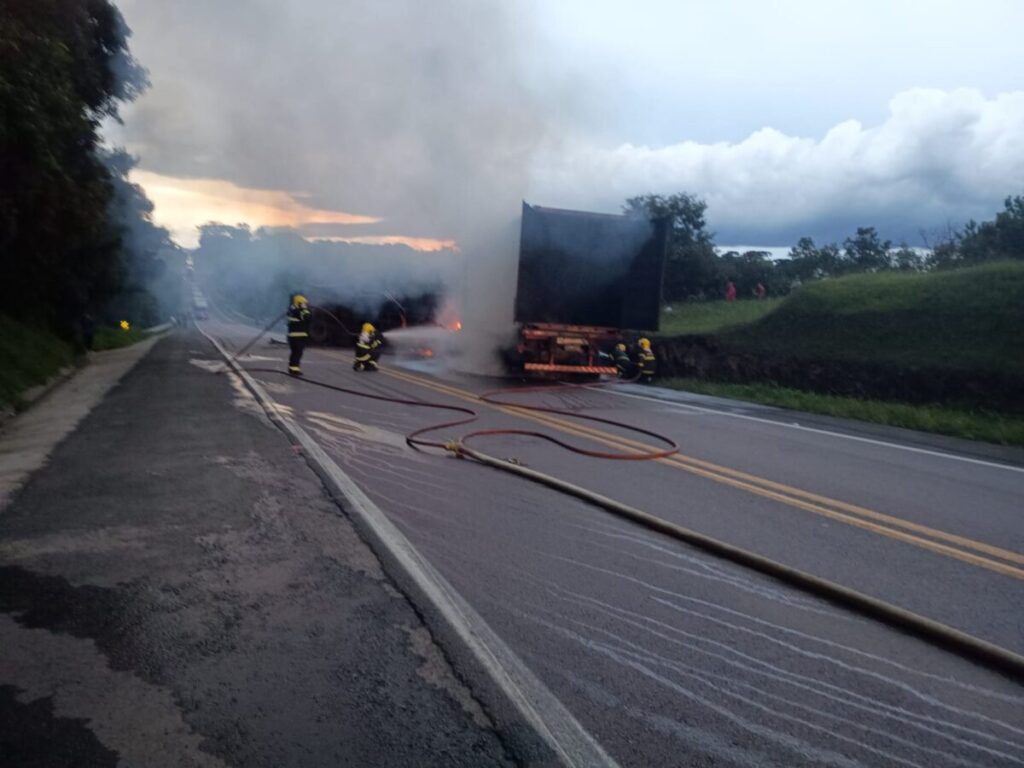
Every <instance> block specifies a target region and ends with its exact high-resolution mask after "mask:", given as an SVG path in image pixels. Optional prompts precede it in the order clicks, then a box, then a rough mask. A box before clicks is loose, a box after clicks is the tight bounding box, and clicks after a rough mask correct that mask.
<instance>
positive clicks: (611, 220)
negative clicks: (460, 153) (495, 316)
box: [509, 202, 671, 378]
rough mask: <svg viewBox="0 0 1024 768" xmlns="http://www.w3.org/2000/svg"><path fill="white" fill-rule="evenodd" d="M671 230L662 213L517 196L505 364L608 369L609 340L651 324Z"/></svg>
mask: <svg viewBox="0 0 1024 768" xmlns="http://www.w3.org/2000/svg"><path fill="white" fill-rule="evenodd" d="M670 231H671V228H670V220H669V219H668V218H658V219H648V218H645V217H642V216H617V215H610V214H602V213H588V212H585V211H568V210H561V209H557V208H543V207H541V206H536V205H529V204H528V203H525V202H524V203H523V219H522V225H521V232H520V241H519V277H518V281H517V288H516V301H515V320H516V323H517V324H518V326H519V338H518V342H517V344H516V348H515V352H514V353H513V354H512V355H510V356H509V362H510V364H511V365H512V366H513V367H514V368H518V369H519V370H520V371H521V372H523V373H526V374H527V375H531V376H537V377H545V378H558V377H573V376H574V375H579V376H585V377H593V376H597V375H600V374H612V375H613V374H615V372H616V369H615V366H614V365H612V364H611V361H610V359H609V358H608V357H607V355H609V354H610V353H611V352H612V350H613V349H614V347H615V345H616V344H618V343H620V342H623V341H627V340H628V337H630V336H631V335H636V332H648V331H656V330H657V329H658V322H659V317H660V309H661V286H662V275H663V272H664V268H665V258H666V254H667V251H668V238H669V233H670ZM602 353H603V354H602Z"/></svg>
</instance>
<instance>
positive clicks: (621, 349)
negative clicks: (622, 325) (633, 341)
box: [615, 344, 626, 352]
mask: <svg viewBox="0 0 1024 768" xmlns="http://www.w3.org/2000/svg"><path fill="white" fill-rule="evenodd" d="M615 351H616V352H625V351H626V345H625V344H616V345H615Z"/></svg>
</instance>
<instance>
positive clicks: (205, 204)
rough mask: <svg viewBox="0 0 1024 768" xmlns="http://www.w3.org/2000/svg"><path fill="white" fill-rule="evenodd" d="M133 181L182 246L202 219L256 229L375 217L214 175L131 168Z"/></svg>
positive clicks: (194, 238) (192, 241)
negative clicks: (323, 206) (194, 176)
mask: <svg viewBox="0 0 1024 768" xmlns="http://www.w3.org/2000/svg"><path fill="white" fill-rule="evenodd" d="M129 178H130V179H131V181H132V182H134V183H135V184H138V185H139V186H141V187H142V188H143V189H144V190H145V191H146V194H147V195H148V196H149V199H150V200H152V201H153V205H154V211H153V219H154V221H155V222H156V223H157V224H159V225H160V226H163V227H166V228H167V229H168V230H170V232H171V235H172V236H173V237H174V239H175V241H176V242H177V243H178V244H179V245H182V246H184V247H186V248H192V247H194V246H195V245H196V244H197V243H198V240H199V232H198V230H197V227H199V226H200V225H202V224H206V223H207V222H211V221H216V222H220V223H223V224H242V223H244V224H248V225H249V226H251V227H253V228H257V227H301V226H304V225H307V224H373V223H375V222H378V221H380V219H379V218H376V217H373V216H362V215H359V214H353V213H347V212H345V211H330V210H322V209H318V208H312V207H310V206H308V205H306V204H305V203H304V202H302V195H301V194H299V193H294V192H285V191H282V190H274V189H252V188H248V187H241V186H238V185H237V184H233V183H231V182H229V181H222V180H219V179H187V178H178V177H175V176H163V175H161V174H158V173H152V172H150V171H141V170H138V169H135V170H133V171H132V172H131V174H130V177H129Z"/></svg>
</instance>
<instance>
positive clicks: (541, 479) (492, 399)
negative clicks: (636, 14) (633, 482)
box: [247, 368, 1024, 681]
mask: <svg viewBox="0 0 1024 768" xmlns="http://www.w3.org/2000/svg"><path fill="white" fill-rule="evenodd" d="M247 370H249V371H250V372H252V373H273V374H278V375H282V376H287V375H288V374H287V373H285V372H284V371H279V370H276V369H271V368H252V369H247ZM294 378H295V379H296V380H297V381H304V382H306V383H307V384H312V385H314V386H318V387H323V388H325V389H330V390H333V391H336V392H340V393H342V394H349V395H354V396H357V397H364V398H369V399H371V400H378V401H383V402H390V403H395V404H399V405H408V406H414V407H420V408H432V409H437V410H446V411H452V412H456V413H460V414H463V415H464V418H461V419H456V420H453V421H448V422H445V423H443V424H436V425H431V426H428V427H423V428H421V429H417V430H415V431H414V432H411V433H409V434H408V435H407V436H406V438H405V439H406V442H407V443H408V444H409V445H410V446H411V447H413V448H415V449H417V450H420V449H422V448H425V447H429V448H441V449H444V450H446V451H448V452H450V453H452V454H454V455H455V456H457V457H460V458H466V459H471V460H473V461H476V462H478V463H480V464H483V465H486V466H489V467H492V468H494V469H498V470H501V471H502V472H509V473H511V474H514V475H517V476H518V477H521V478H524V479H526V480H529V481H531V482H535V483H539V484H541V485H544V486H546V487H548V488H551V489H554V490H556V491H559V492H560V493H564V494H566V495H569V496H573V497H575V498H577V499H580V500H582V501H585V502H588V503H590V504H593V505H595V506H597V507H600V508H601V509H604V510H606V511H607V512H610V513H612V514H614V515H616V516H618V517H621V518H624V519H626V520H629V521H631V522H633V523H636V524H638V525H641V526H643V527H645V528H648V529H650V530H652V531H655V532H657V533H660V534H663V535H665V536H668V537H670V538H672V539H675V540H677V541H681V542H683V543H685V544H688V545H690V546H692V547H695V548H697V549H700V550H703V551H705V552H708V553H710V554H712V555H715V556H718V557H721V558H724V559H726V560H729V561H731V562H733V563H736V564H738V565H741V566H744V567H746V568H750V569H753V570H755V571H758V572H760V573H763V574H765V575H767V576H770V577H772V578H775V579H778V580H780V581H782V582H785V583H787V584H789V585H791V586H794V587H797V588H798V589H800V590H802V591H804V592H808V593H811V594H813V595H816V596H818V597H821V598H824V599H826V600H830V601H832V602H834V603H837V604H839V605H842V606H844V607H846V608H849V609H852V610H854V611H856V612H858V613H860V614H862V615H865V616H868V617H870V618H873V619H876V620H878V621H881V622H882V623H884V624H887V625H889V626H891V627H895V628H896V629H899V630H903V631H905V632H907V633H909V634H912V635H914V636H916V637H918V638H920V639H922V640H926V641H928V642H930V643H933V644H935V645H938V646H941V647H943V648H946V649H947V650H950V651H952V652H954V653H956V654H957V655H960V656H962V657H965V658H967V659H970V660H973V661H976V662H979V663H982V664H985V665H986V666H989V667H991V668H993V669H996V670H998V671H999V672H1001V673H1003V674H1006V675H1008V676H1010V677H1013V678H1015V679H1017V680H1019V681H1024V656H1022V655H1020V654H1017V653H1014V652H1013V651H1011V650H1009V649H1006V648H1002V647H1000V646H998V645H995V644H994V643H990V642H988V641H986V640H982V639H981V638H977V637H974V636H973V635H969V634H967V633H965V632H961V631H960V630H958V629H955V628H953V627H950V626H948V625H946V624H942V623H941V622H938V621H935V620H933V619H929V618H928V617H926V616H922V615H920V614H917V613H914V612H912V611H908V610H905V609H903V608H900V607H899V606H896V605H893V604H892V603H888V602H886V601H884V600H880V599H878V598H875V597H871V596H870V595H866V594H864V593H863V592H858V591H856V590H853V589H850V588H848V587H844V586H842V585H841V584H837V583H836V582H833V581H829V580H827V579H823V578H820V577H818V576H814V575H812V574H809V573H806V572H805V571H801V570H798V569H796V568H791V567H789V566H787V565H784V564H783V563H780V562H778V561H776V560H772V559H770V558H767V557H764V556H762V555H758V554H756V553H754V552H751V551H749V550H746V549H742V548H740V547H735V546H733V545H731V544H727V543H726V542H724V541H721V540H719V539H715V538H712V537H710V536H705V535H704V534H701V533H698V532H696V531H693V530H690V529H688V528H684V527H683V526H681V525H677V524H675V523H672V522H670V521H668V520H664V519H662V518H660V517H656V516H654V515H651V514H650V513H648V512H644V511H643V510H640V509H637V508H635V507H631V506H629V505H627V504H623V503H622V502H619V501H616V500H614V499H611V498H608V497H607V496H603V495H601V494H599V493H595V492H593V491H590V490H588V489H586V488H584V487H582V486H579V485H576V484H574V483H569V482H567V481H565V480H561V479H559V478H557V477H553V476H551V475H547V474H544V473H543V472H537V471H536V470H533V469H529V468H527V467H524V466H522V465H521V464H518V463H514V462H511V461H508V460H503V459H499V458H496V457H494V456H490V455H488V454H485V453H481V452H480V451H477V450H474V449H472V448H469V447H468V446H467V445H466V442H467V441H468V440H471V439H475V438H480V437H485V436H494V435H520V436H528V437H536V438H540V439H543V440H546V441H548V442H551V443H554V444H556V445H558V446H560V447H562V448H565V449H567V450H569V451H572V452H574V453H578V454H582V455H584V456H590V457H596V458H603V459H617V460H633V461H636V460H640V461H643V460H651V459H656V458H661V457H664V456H669V455H672V454H674V453H676V452H677V451H678V446H677V445H676V443H675V442H674V441H673V440H671V439H670V438H668V437H665V436H664V435H659V434H658V433H656V432H652V431H649V430H645V429H642V428H639V427H634V426H631V425H628V424H623V423H622V422H617V421H614V420H612V419H606V418H601V417H597V416H588V415H585V414H579V413H574V412H572V411H567V410H563V409H558V408H548V407H542V406H528V405H522V404H518V403H509V402H507V401H502V400H498V399H497V398H498V396H499V395H502V394H509V393H512V392H515V393H525V392H538V391H544V392H551V391H554V389H555V388H553V387H525V388H520V389H501V390H491V391H488V392H484V393H483V394H482V395H479V398H480V400H481V402H485V403H488V404H490V405H495V406H499V407H502V408H513V409H520V410H524V411H540V412H544V413H554V414H559V415H565V416H571V417H572V418H576V419H583V420H588V421H595V422H599V423H602V424H606V425H611V426H614V427H617V428H620V429H624V430H628V431H633V432H637V433H640V434H644V435H647V436H649V437H653V438H655V439H657V440H659V441H660V442H662V443H664V444H665V445H666V446H669V447H666V448H665V449H664V450H654V451H650V452H647V453H621V454H620V453H606V452H603V451H591V450H588V449H585V448H580V447H579V446H574V445H570V444H568V443H565V442H563V441H561V440H559V439H558V438H556V437H553V436H551V435H548V434H545V433H543V432H536V431H533V430H524V429H486V430H477V431H474V432H469V433H467V434H465V435H463V436H462V437H461V438H458V439H454V440H448V441H436V440H426V439H423V438H422V437H421V435H423V434H425V433H427V432H433V431H436V430H440V429H451V428H454V427H459V426H465V425H467V424H470V423H472V422H474V421H476V420H477V419H478V418H479V414H477V412H476V411H474V410H472V409H471V408H466V407H463V406H457V405H445V404H441V403H431V402H427V401H422V400H409V399H404V398H398V397H390V396H385V395H374V394H370V393H367V392H364V391H360V390H356V389H349V388H346V387H339V386H337V385H334V384H328V383H327V382H322V381H317V380H316V379H309V378H305V377H294ZM609 383H610V384H615V383H617V382H609ZM568 386H570V387H576V388H583V389H590V388H593V387H594V386H595V385H593V384H584V385H568ZM597 386H601V385H597ZM564 390H565V387H559V388H558V391H564Z"/></svg>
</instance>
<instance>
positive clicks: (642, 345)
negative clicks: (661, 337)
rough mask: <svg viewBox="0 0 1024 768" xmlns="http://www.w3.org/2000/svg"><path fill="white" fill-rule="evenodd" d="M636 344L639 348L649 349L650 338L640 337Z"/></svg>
mask: <svg viewBox="0 0 1024 768" xmlns="http://www.w3.org/2000/svg"><path fill="white" fill-rule="evenodd" d="M637 344H639V345H640V349H650V348H651V340H650V339H640V341H638V342H637Z"/></svg>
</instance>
